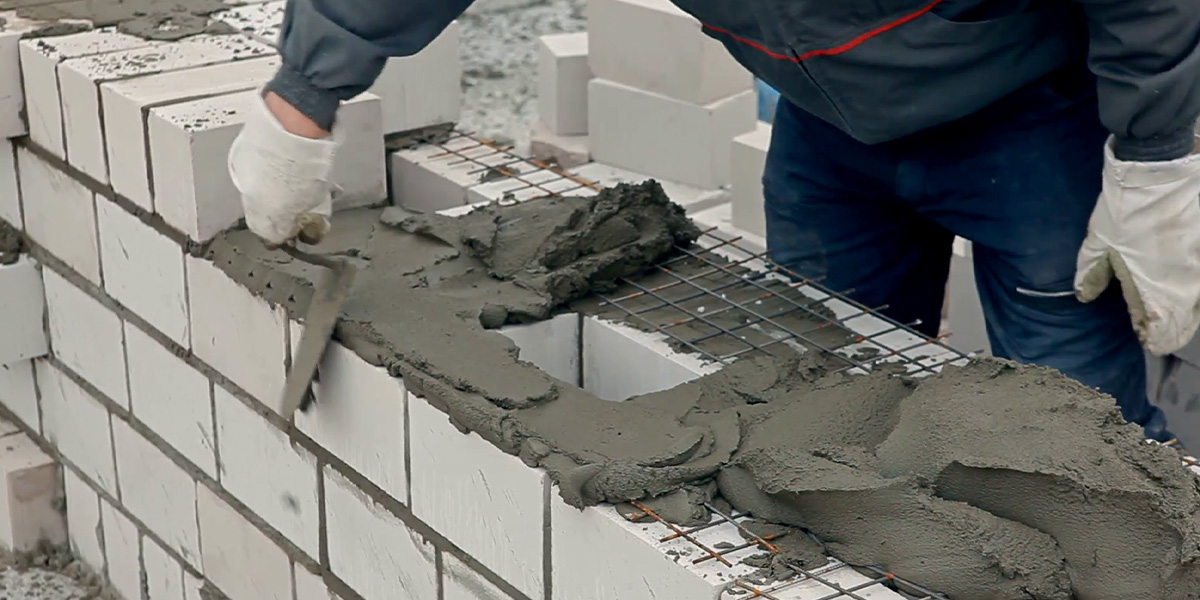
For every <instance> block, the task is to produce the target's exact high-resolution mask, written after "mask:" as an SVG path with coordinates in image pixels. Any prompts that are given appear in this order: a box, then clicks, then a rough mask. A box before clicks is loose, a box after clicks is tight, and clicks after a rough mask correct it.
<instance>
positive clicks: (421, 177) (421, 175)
mask: <svg viewBox="0 0 1200 600" xmlns="http://www.w3.org/2000/svg"><path fill="white" fill-rule="evenodd" d="M515 159H516V157H515V156H514V155H512V154H510V153H508V152H503V151H499V150H497V149H496V148H495V147H492V146H489V145H487V144H484V143H482V142H481V141H479V140H476V139H474V138H472V137H470V136H460V137H456V138H454V139H451V140H449V141H447V142H446V143H444V144H436V145H435V144H427V145H423V146H418V147H416V148H411V149H407V150H398V151H396V152H393V153H392V154H391V156H390V157H389V161H390V166H391V175H390V176H391V180H392V186H391V187H392V203H393V204H397V205H400V206H403V207H404V208H407V209H409V210H415V211H418V212H435V211H439V210H443V209H447V208H454V207H456V206H462V205H464V204H467V203H468V200H467V198H468V196H467V190H468V188H471V187H474V186H476V185H479V184H481V183H483V182H484V180H485V178H486V176H487V174H488V170H489V169H490V168H493V167H504V168H510V167H511V166H512V165H511V163H513V162H514V160H515ZM501 178H503V176H501Z"/></svg>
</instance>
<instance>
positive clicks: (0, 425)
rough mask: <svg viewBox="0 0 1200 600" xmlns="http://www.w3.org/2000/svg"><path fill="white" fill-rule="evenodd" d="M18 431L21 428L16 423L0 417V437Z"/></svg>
mask: <svg viewBox="0 0 1200 600" xmlns="http://www.w3.org/2000/svg"><path fill="white" fill-rule="evenodd" d="M20 432H21V428H20V426H18V425H17V424H16V423H13V422H12V421H8V420H6V419H4V418H0V439H3V438H6V437H8V436H10V435H13V434H16V433H20Z"/></svg>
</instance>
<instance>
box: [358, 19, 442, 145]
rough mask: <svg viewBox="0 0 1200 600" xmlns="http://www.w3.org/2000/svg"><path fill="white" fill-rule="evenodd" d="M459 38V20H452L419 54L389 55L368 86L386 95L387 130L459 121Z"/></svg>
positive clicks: (385, 116) (371, 89) (382, 96)
mask: <svg viewBox="0 0 1200 600" xmlns="http://www.w3.org/2000/svg"><path fill="white" fill-rule="evenodd" d="M458 42H459V25H458V21H451V22H450V25H449V26H447V27H446V28H445V29H444V30H442V32H441V33H440V34H438V36H437V37H436V38H434V39H433V41H432V42H430V43H429V45H428V46H426V47H425V48H424V49H423V50H421V51H420V52H418V53H417V54H415V55H413V56H405V57H394V58H390V59H388V62H387V64H386V65H385V66H384V68H383V72H382V73H380V74H379V78H378V79H376V80H375V83H374V85H372V86H371V87H370V88H369V89H368V90H367V91H369V92H370V93H372V94H375V95H376V96H379V97H380V98H382V99H383V131H384V133H396V132H400V131H408V130H410V129H419V128H421V127H428V126H430V125H440V124H443V123H453V122H456V121H458V117H459V112H460V109H461V104H462V64H461V62H460V61H459V53H458Z"/></svg>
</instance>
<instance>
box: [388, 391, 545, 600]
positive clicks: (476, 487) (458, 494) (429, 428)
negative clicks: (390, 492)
mask: <svg viewBox="0 0 1200 600" xmlns="http://www.w3.org/2000/svg"><path fill="white" fill-rule="evenodd" d="M408 419H409V421H408V422H409V448H410V454H411V456H410V460H411V468H412V511H413V515H415V516H416V517H417V518H418V519H420V520H422V521H424V522H425V523H428V524H429V526H430V527H433V529H434V530H435V531H437V532H438V533H440V534H442V535H444V536H446V539H448V540H450V541H451V542H453V543H454V545H456V546H458V547H459V548H462V550H463V551H465V552H466V553H467V554H470V555H471V556H473V557H475V558H476V559H477V560H479V562H481V563H483V565H484V566H485V567H487V568H489V569H491V570H492V571H493V572H495V573H496V574H497V575H499V576H500V577H502V578H503V579H504V580H505V581H507V582H509V583H511V584H513V586H514V587H516V588H517V589H518V590H520V591H521V592H523V593H525V594H526V595H528V596H530V597H537V596H538V594H539V592H541V590H542V589H543V585H544V583H543V578H542V548H543V531H544V528H543V520H544V515H543V507H544V501H543V492H544V489H543V486H544V485H545V484H546V480H547V477H546V475H545V474H544V473H542V472H541V471H539V470H536V469H531V468H529V467H528V466H526V465H525V463H524V462H522V461H521V459H519V458H517V457H515V456H512V455H509V454H505V453H504V452H503V451H501V450H500V449H498V448H496V447H495V446H493V445H492V444H491V443H490V442H488V441H487V440H484V439H483V438H482V437H479V435H478V434H476V433H470V434H467V435H463V434H462V433H461V432H459V431H458V430H457V429H455V427H454V426H453V425H451V424H450V420H449V418H448V417H447V416H446V413H444V412H441V411H439V410H437V409H436V408H434V407H433V406H431V405H430V404H429V403H428V402H426V401H425V400H423V399H420V398H417V397H416V396H413V395H412V394H409V399H408Z"/></svg>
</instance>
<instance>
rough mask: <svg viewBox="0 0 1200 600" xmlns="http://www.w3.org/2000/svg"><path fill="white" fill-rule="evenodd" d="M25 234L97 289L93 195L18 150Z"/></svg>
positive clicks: (97, 269)
mask: <svg viewBox="0 0 1200 600" xmlns="http://www.w3.org/2000/svg"><path fill="white" fill-rule="evenodd" d="M17 167H18V173H19V175H20V182H21V199H22V202H21V204H22V205H23V208H24V211H25V231H26V233H28V234H29V237H31V238H33V240H34V241H35V242H37V243H38V244H40V245H42V246H43V247H45V248H46V250H49V251H50V253H51V254H53V255H54V256H55V257H57V258H59V259H60V260H62V261H63V262H65V263H67V266H69V267H71V268H72V269H74V270H75V271H77V272H78V273H79V274H80V275H83V276H84V277H85V278H87V280H88V281H90V282H92V283H94V284H96V285H100V253H99V251H98V250H97V247H96V208H95V200H94V195H93V194H92V192H91V191H89V190H88V189H87V188H86V187H84V186H83V184H82V183H79V182H78V181H75V180H73V179H71V178H70V176H68V175H67V174H66V173H63V172H62V171H59V170H58V169H55V168H54V167H52V166H50V164H48V163H46V162H45V161H43V160H42V159H40V158H38V157H36V156H34V155H33V153H31V152H30V151H28V150H26V149H24V148H18V149H17Z"/></svg>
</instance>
